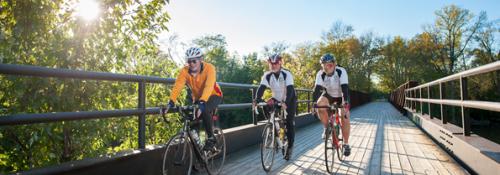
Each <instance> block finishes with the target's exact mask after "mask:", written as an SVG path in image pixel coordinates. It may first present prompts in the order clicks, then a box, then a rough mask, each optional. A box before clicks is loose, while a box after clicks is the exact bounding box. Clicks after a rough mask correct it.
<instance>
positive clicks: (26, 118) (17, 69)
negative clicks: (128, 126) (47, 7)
mask: <svg viewBox="0 0 500 175" xmlns="http://www.w3.org/2000/svg"><path fill="white" fill-rule="evenodd" d="M0 74H6V75H16V76H34V77H50V78H72V79H82V80H104V81H119V82H136V83H138V85H139V89H138V93H139V94H138V95H139V96H138V97H139V98H138V107H137V108H135V109H120V110H105V111H83V112H52V113H35V114H12V115H4V116H1V117H0V126H3V125H19V124H33V123H46V122H55V121H69V120H88V119H96V118H109V117H128V116H134V115H137V116H139V148H144V147H145V141H144V137H145V122H146V121H145V116H146V115H150V114H159V110H158V108H157V107H156V110H155V108H146V106H145V101H146V93H145V89H146V88H145V83H164V84H173V83H175V79H174V78H161V77H156V76H144V75H129V74H119V73H108V72H93V71H83V70H71V69H55V68H47V67H40V66H31V65H17V64H0ZM218 83H219V85H220V86H221V87H226V88H248V89H250V90H251V92H252V96H253V93H254V89H256V88H258V86H257V85H252V84H240V83H225V82H218ZM296 90H298V91H305V92H308V93H309V92H311V90H309V89H300V88H297V89H296ZM308 98H310V96H309V95H308ZM301 102H302V101H301ZM298 103H299V102H298ZM250 106H251V104H250V103H239V104H221V105H219V109H221V110H224V109H234V108H249V107H250ZM308 106H309V105H308ZM308 111H309V108H308ZM252 118H253V120H254V121H253V123H254V124H256V122H257V121H256V119H255V116H252Z"/></svg>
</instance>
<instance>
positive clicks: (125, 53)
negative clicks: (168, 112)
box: [0, 0, 173, 172]
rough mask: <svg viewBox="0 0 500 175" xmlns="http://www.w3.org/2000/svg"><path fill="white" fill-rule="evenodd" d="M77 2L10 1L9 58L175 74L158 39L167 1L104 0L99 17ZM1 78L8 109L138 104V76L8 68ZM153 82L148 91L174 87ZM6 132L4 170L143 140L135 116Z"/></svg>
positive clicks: (2, 54) (5, 33)
mask: <svg viewBox="0 0 500 175" xmlns="http://www.w3.org/2000/svg"><path fill="white" fill-rule="evenodd" d="M76 2H77V1H66V2H65V1H61V0H58V1H48V0H40V1H33V2H32V1H29V2H28V1H2V2H1V3H0V9H1V10H0V24H1V25H0V60H1V62H2V63H7V64H27V65H36V66H44V67H51V68H67V69H79V70H89V71H104V72H119V73H129V74H143V75H157V76H164V75H167V76H169V75H171V73H172V72H171V70H172V67H173V66H172V65H173V63H172V62H170V61H168V59H165V55H163V54H161V52H160V51H159V49H158V44H157V41H156V38H157V36H158V35H159V33H160V32H161V31H163V30H166V29H167V28H166V24H167V22H168V20H169V17H168V15H167V13H166V11H165V9H164V8H163V7H164V6H165V5H166V1H164V0H150V1H141V2H139V1H130V0H126V1H104V2H101V3H100V4H99V5H100V7H101V9H106V10H102V13H101V14H100V17H99V18H98V19H96V20H94V21H84V20H81V19H80V18H78V17H77V16H75V15H73V12H74V8H73V5H74V3H76ZM0 82H2V83H1V84H0V108H2V109H3V110H1V111H0V113H1V114H2V115H6V114H16V113H45V112H63V111H88V110H104V109H123V108H134V107H136V106H137V104H136V103H137V100H135V99H137V93H136V91H137V85H136V84H130V83H128V84H127V83H117V82H96V81H81V80H69V79H47V78H30V77H16V76H0ZM147 88H148V94H147V96H152V94H154V95H155V97H156V98H158V97H162V96H163V97H164V96H165V95H167V94H166V92H167V91H166V90H165V89H164V88H160V87H158V86H153V87H149V86H148V87H147ZM150 99H151V98H150ZM151 101H155V100H151ZM148 104H149V105H151V104H150V103H148ZM153 105H154V104H153ZM132 119H133V118H132ZM148 121H150V120H149V119H148ZM160 132H161V133H162V137H163V138H164V136H165V135H168V130H164V131H160ZM170 132H172V131H170ZM0 133H1V134H0V138H1V139H0V140H1V141H0V150H1V151H0V171H1V172H15V171H20V170H26V169H29V168H34V167H40V166H46V165H51V164H57V163H61V162H65V161H70V160H78V159H83V158H86V157H96V156H99V155H102V154H106V153H112V152H116V151H119V150H124V149H130V148H135V147H137V134H136V133H137V121H136V120H130V119H127V118H121V119H106V120H89V121H78V122H58V123H48V124H37V125H20V126H8V127H2V128H0ZM54 149H55V150H54ZM39 153H43V154H39ZM5 162H7V163H5Z"/></svg>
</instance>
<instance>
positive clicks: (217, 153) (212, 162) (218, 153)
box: [205, 128, 226, 174]
mask: <svg viewBox="0 0 500 175" xmlns="http://www.w3.org/2000/svg"><path fill="white" fill-rule="evenodd" d="M214 136H215V138H216V140H217V143H216V145H215V150H214V151H209V152H208V153H206V157H207V163H206V164H205V168H206V169H207V172H208V174H219V173H220V172H221V171H222V167H223V166H224V160H225V159H226V139H225V137H224V133H223V132H222V129H220V128H214Z"/></svg>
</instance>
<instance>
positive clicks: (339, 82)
mask: <svg viewBox="0 0 500 175" xmlns="http://www.w3.org/2000/svg"><path fill="white" fill-rule="evenodd" d="M320 63H321V67H322V68H323V69H322V70H320V71H318V74H316V83H315V87H314V92H313V100H314V101H316V103H317V105H318V106H327V105H330V104H333V103H337V104H343V106H344V108H343V109H341V113H342V116H343V117H341V120H342V121H341V122H342V137H343V138H344V145H342V146H343V147H344V155H345V156H349V155H350V154H351V148H350V147H349V132H350V128H351V126H350V121H349V117H350V98H349V86H348V84H349V82H348V76H347V71H346V70H345V69H344V68H343V67H340V66H337V64H336V61H335V57H334V56H333V55H332V54H329V53H327V54H325V55H323V56H322V57H321V59H320ZM342 97H343V98H342ZM318 113H319V116H320V119H321V122H322V123H323V126H324V131H323V134H322V138H323V139H325V132H326V126H327V124H328V111H327V109H325V108H319V109H318Z"/></svg>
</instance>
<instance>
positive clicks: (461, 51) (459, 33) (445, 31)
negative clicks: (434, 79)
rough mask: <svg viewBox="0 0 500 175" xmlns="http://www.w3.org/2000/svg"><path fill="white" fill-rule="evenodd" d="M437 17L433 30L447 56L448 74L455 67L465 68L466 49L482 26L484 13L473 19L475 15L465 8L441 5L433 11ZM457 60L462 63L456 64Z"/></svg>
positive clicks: (453, 70)
mask: <svg viewBox="0 0 500 175" xmlns="http://www.w3.org/2000/svg"><path fill="white" fill-rule="evenodd" d="M435 14H436V16H437V19H436V21H435V24H434V26H433V27H434V30H433V31H427V32H430V33H432V32H437V33H436V36H437V37H439V38H440V40H441V41H443V42H444V43H443V44H444V46H445V47H444V50H445V51H446V52H447V56H448V59H449V61H448V74H451V73H454V72H455V71H456V68H460V67H459V66H461V69H462V70H464V69H467V60H466V55H465V53H466V51H467V49H468V47H469V45H470V43H471V41H472V39H473V37H474V36H475V35H476V34H477V32H478V31H480V30H481V28H482V27H483V26H484V23H485V20H486V13H485V12H481V13H480V14H479V16H478V17H477V19H476V20H475V21H472V22H471V20H472V19H473V18H474V17H475V16H474V14H472V13H471V12H470V11H469V10H467V9H462V8H460V7H457V6H455V5H450V6H446V7H443V8H442V9H441V10H438V11H436V12H435ZM459 61H461V62H462V65H458V64H457V63H459Z"/></svg>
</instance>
